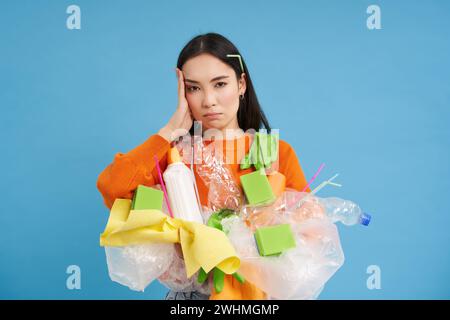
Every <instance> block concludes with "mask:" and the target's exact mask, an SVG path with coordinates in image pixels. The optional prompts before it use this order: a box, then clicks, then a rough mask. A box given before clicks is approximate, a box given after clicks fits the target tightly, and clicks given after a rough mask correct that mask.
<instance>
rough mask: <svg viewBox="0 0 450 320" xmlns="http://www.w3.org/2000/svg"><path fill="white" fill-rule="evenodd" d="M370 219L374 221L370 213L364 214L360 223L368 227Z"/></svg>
mask: <svg viewBox="0 0 450 320" xmlns="http://www.w3.org/2000/svg"><path fill="white" fill-rule="evenodd" d="M370 219H372V216H371V215H370V214H368V213H365V212H363V214H362V215H361V218H360V223H361V224H362V225H363V226H368V225H369V223H370Z"/></svg>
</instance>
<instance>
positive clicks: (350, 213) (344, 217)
mask: <svg viewBox="0 0 450 320" xmlns="http://www.w3.org/2000/svg"><path fill="white" fill-rule="evenodd" d="M318 199H319V203H320V204H321V205H322V206H323V207H324V209H325V213H326V215H327V216H328V217H329V218H330V219H331V220H332V221H333V222H336V221H340V222H342V223H343V224H345V225H347V226H352V225H355V224H362V225H364V226H368V225H369V223H370V219H371V215H370V214H368V213H366V212H363V211H362V210H361V208H360V207H359V206H358V205H357V204H356V203H354V202H352V201H349V200H343V199H340V198H336V197H331V198H318Z"/></svg>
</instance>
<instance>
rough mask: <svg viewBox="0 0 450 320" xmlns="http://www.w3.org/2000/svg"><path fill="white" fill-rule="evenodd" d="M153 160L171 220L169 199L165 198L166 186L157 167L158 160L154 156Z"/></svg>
mask: <svg viewBox="0 0 450 320" xmlns="http://www.w3.org/2000/svg"><path fill="white" fill-rule="evenodd" d="M153 158H154V159H155V163H156V169H157V170H158V178H159V183H160V184H161V187H162V189H163V192H164V199H166V203H167V209H168V210H169V214H170V216H171V217H172V218H173V213H172V209H171V208H170V203H169V197H168V196H167V190H166V186H165V184H164V181H163V178H162V174H161V168H160V167H159V160H158V157H157V156H156V154H155V155H154V157H153Z"/></svg>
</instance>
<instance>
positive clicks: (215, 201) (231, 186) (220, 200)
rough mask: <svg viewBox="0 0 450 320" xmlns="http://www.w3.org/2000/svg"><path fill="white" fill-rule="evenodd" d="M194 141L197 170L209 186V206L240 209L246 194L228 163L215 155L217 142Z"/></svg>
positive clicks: (213, 208) (214, 208) (216, 209)
mask: <svg viewBox="0 0 450 320" xmlns="http://www.w3.org/2000/svg"><path fill="white" fill-rule="evenodd" d="M194 143H195V145H194V146H195V149H194V151H195V154H194V159H195V161H196V163H197V165H196V170H197V173H198V175H199V177H200V178H201V179H202V180H203V182H204V183H205V185H206V186H208V188H209V191H208V207H209V208H210V209H211V210H213V211H218V210H220V209H223V208H228V209H232V210H239V208H240V207H241V206H242V204H243V203H244V196H243V194H242V192H241V189H240V187H239V185H238V184H237V183H236V181H235V180H234V179H233V175H232V173H231V170H230V168H229V167H228V165H227V164H226V163H224V161H223V159H221V158H220V157H217V156H216V155H215V151H216V146H215V143H210V144H209V145H205V144H204V143H203V142H202V140H201V139H197V140H195V142H194Z"/></svg>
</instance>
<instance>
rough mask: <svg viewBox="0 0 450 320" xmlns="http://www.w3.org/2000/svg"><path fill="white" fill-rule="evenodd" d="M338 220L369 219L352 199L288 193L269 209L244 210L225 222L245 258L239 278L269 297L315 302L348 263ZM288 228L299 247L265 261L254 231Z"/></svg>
mask: <svg viewBox="0 0 450 320" xmlns="http://www.w3.org/2000/svg"><path fill="white" fill-rule="evenodd" d="M367 217H368V219H369V220H367ZM337 221H341V222H342V223H344V224H347V225H351V224H355V221H358V222H360V223H361V224H363V225H367V224H368V221H370V216H369V215H367V214H365V213H363V212H362V211H361V210H360V208H359V207H358V206H357V205H356V204H354V203H353V202H351V201H348V200H342V199H339V198H319V197H316V196H314V195H311V194H308V193H300V192H297V191H294V190H287V191H285V192H284V193H283V194H282V195H281V196H280V197H279V198H278V199H277V200H276V201H275V202H274V203H272V204H270V205H266V206H243V207H242V209H241V211H240V215H239V216H232V217H230V218H225V219H223V220H222V227H223V230H224V232H225V233H227V235H228V237H229V239H230V241H231V242H232V244H233V246H234V247H235V249H236V251H237V253H238V256H239V258H240V259H241V267H240V269H239V273H240V274H242V275H243V276H244V277H245V279H246V280H248V281H250V282H251V283H253V284H255V285H256V286H257V287H258V288H260V289H261V290H263V291H265V292H266V293H267V295H268V296H269V298H271V299H315V298H317V296H318V295H319V294H320V292H321V291H322V289H323V287H324V285H325V284H326V282H327V281H328V280H329V279H330V278H331V277H332V276H333V274H334V273H335V272H336V271H337V270H338V269H339V268H340V267H341V266H342V265H343V263H344V253H343V250H342V247H341V243H340V239H339V233H338V229H337V227H336V225H335V224H334V222H337ZM349 222H351V223H349ZM286 223H287V224H289V225H290V226H291V230H292V232H293V235H294V238H295V242H296V247H295V248H291V249H287V250H285V251H283V252H282V253H281V254H280V255H279V256H265V257H264V256H261V255H260V253H259V251H258V247H257V244H256V240H255V237H254V232H255V230H256V229H258V228H260V227H265V226H274V225H279V224H286Z"/></svg>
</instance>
